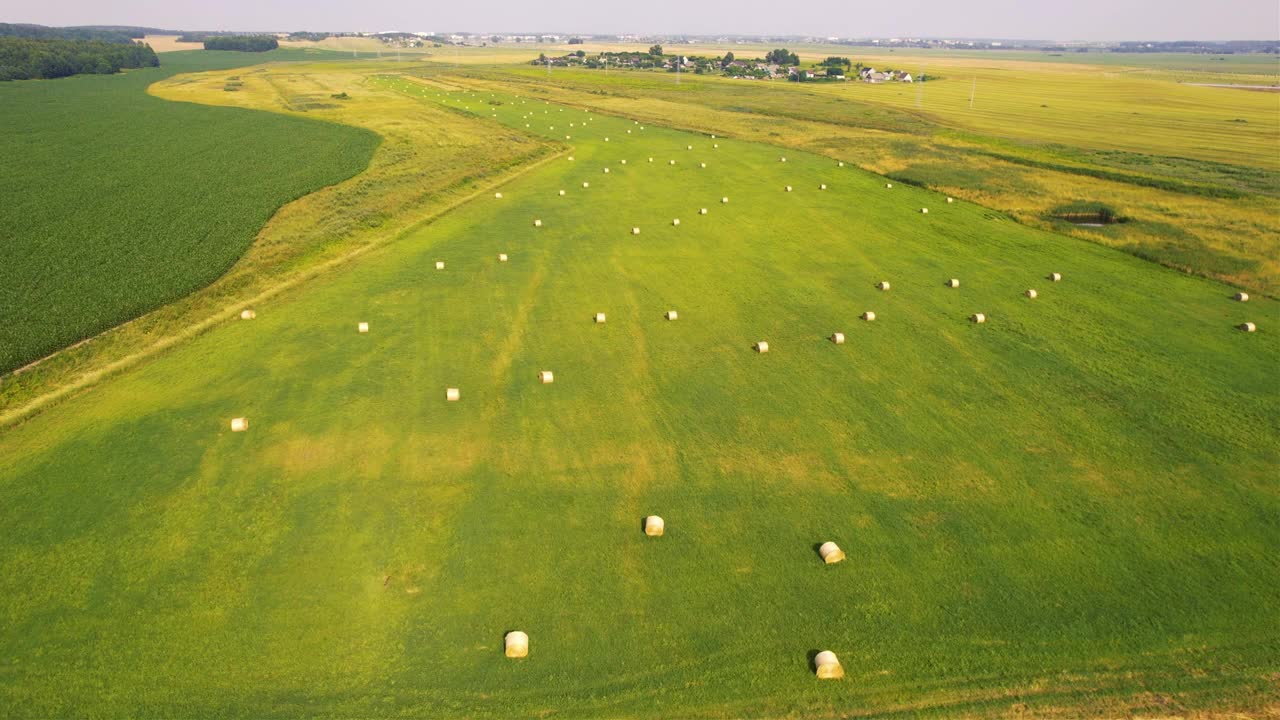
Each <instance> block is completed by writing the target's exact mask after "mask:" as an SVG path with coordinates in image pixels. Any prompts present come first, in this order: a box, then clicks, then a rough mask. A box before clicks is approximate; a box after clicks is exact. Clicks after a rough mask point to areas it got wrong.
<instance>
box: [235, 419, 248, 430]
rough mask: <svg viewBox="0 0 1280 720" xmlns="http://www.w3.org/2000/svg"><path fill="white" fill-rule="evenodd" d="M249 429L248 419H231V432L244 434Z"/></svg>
mask: <svg viewBox="0 0 1280 720" xmlns="http://www.w3.org/2000/svg"><path fill="white" fill-rule="evenodd" d="M248 429H249V418H242V417H238V418H231V432H244V431H245V430H248Z"/></svg>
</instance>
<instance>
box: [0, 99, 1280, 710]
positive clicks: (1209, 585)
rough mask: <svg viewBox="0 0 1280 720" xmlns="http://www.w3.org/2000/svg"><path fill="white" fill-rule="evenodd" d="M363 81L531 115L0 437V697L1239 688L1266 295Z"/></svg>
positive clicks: (588, 120)
mask: <svg viewBox="0 0 1280 720" xmlns="http://www.w3.org/2000/svg"><path fill="white" fill-rule="evenodd" d="M376 82H377V83H378V84H380V85H382V86H383V87H384V88H388V89H392V90H395V91H397V92H401V93H403V94H405V95H406V96H409V97H413V98H417V99H418V100H419V101H421V102H423V103H426V104H429V105H432V106H434V107H445V108H449V111H450V112H451V113H454V114H456V115H457V116H458V117H463V118H469V119H471V120H472V121H473V122H476V123H480V124H481V125H480V126H481V127H484V128H487V129H489V130H490V131H491V132H492V133H493V134H494V136H495V137H501V136H502V134H504V133H507V132H511V131H512V130H515V131H517V132H520V131H525V130H527V131H528V132H530V133H534V134H537V135H541V136H542V137H544V138H545V139H546V140H547V141H557V142H563V143H565V144H566V145H567V146H568V149H567V151H566V152H565V153H564V155H563V156H561V157H560V158H558V159H555V160H553V161H551V162H549V163H548V164H546V165H544V166H542V167H540V168H538V169H537V170H534V171H532V172H529V173H527V174H525V175H522V176H521V177H519V178H517V179H515V180H512V181H511V182H509V183H507V184H505V185H502V186H499V187H497V188H494V190H495V191H500V192H501V193H502V195H503V197H502V198H500V199H499V198H495V197H493V194H492V193H491V192H490V193H486V194H484V195H483V196H481V197H478V198H477V199H476V200H474V201H473V202H471V203H469V204H467V205H466V206H464V207H462V208H460V209H459V210H457V211H455V212H452V213H449V214H448V215H445V216H444V217H442V218H441V219H439V220H438V221H436V222H434V223H431V224H429V225H426V226H424V227H422V228H420V229H418V230H415V231H413V232H412V233H410V234H408V235H407V236H406V237H404V238H402V239H400V240H398V241H396V242H393V243H390V244H387V245H384V246H382V247H380V248H379V249H377V250H375V251H373V252H371V253H369V254H368V255H366V256H365V257H364V259H362V260H361V261H360V262H359V263H357V264H354V265H351V266H348V267H347V268H346V269H344V270H341V271H337V272H334V273H331V274H329V275H326V276H324V277H321V278H318V279H316V280H314V281H313V282H311V283H309V284H307V285H306V286H303V287H301V288H299V289H298V290H296V291H294V292H292V293H291V294H289V295H287V296H283V297H280V298H277V299H275V300H273V301H270V302H267V303H264V304H262V305H260V306H257V307H256V308H255V310H256V311H257V319H255V320H252V321H234V322H230V323H227V324H226V325H224V326H222V327H219V328H217V329H216V330H213V331H211V332H209V333H207V334H205V335H202V336H201V337H199V338H197V339H195V340H193V341H191V342H190V343H187V344H185V345H183V346H181V347H178V348H175V349H173V350H172V351H170V352H168V353H166V354H165V355H163V356H161V357H159V358H157V359H155V360H153V361H152V362H150V363H148V364H147V365H145V366H144V367H142V368H139V369H137V370H135V371H132V372H129V373H127V374H125V375H122V376H120V377H117V378H114V379H112V380H110V381H109V382H106V383H103V384H102V385H100V386H99V387H97V388H95V389H94V390H93V391H92V392H90V393H86V394H84V395H81V396H80V397H77V398H75V399H73V400H69V401H67V402H65V403H62V404H60V405H58V406H55V407H52V408H50V409H48V410H47V411H45V412H43V413H41V414H40V415H38V416H36V417H34V418H32V419H31V420H29V421H27V422H25V423H23V424H22V425H19V426H17V427H14V428H12V429H10V430H7V431H6V432H5V433H4V434H3V435H2V436H0V457H3V459H4V462H2V463H0V497H3V499H4V502H3V503H0V522H3V524H4V527H5V528H6V532H5V534H4V535H3V537H0V616H3V617H4V618H5V622H4V623H3V624H0V648H3V655H4V657H5V658H7V662H6V663H4V664H3V665H2V666H0V668H2V669H0V710H2V711H3V714H5V715H10V716H13V715H28V716H67V715H98V716H130V717H162V716H163V717H172V716H228V717H230V716H253V717H280V716H297V715H308V716H327V717H338V716H344V717H349V716H363V717H375V716H393V715H432V716H455V717H503V718H507V717H531V716H545V715H548V714H555V715H557V716H560V717H623V716H625V717H705V718H719V717H740V716H786V715H792V716H806V717H808V716H823V715H825V716H833V715H848V714H858V713H867V714H891V713H905V714H913V715H915V714H921V715H964V716H975V715H978V716H997V715H1007V714H1011V713H1019V712H1021V713H1030V714H1040V715H1050V714H1056V715H1063V716H1072V717H1076V716H1093V715H1108V716H1115V715H1123V714H1127V713H1143V714H1156V713H1159V714H1169V713H1171V712H1194V711H1197V710H1202V709H1208V710H1215V711H1221V712H1227V711H1235V710H1239V711H1243V712H1255V713H1256V712H1261V711H1262V710H1263V709H1264V708H1266V707H1269V706H1273V705H1274V703H1276V702H1277V701H1278V699H1280V698H1277V690H1276V685H1275V679H1274V672H1275V665H1276V660H1277V656H1276V647H1277V641H1278V640H1280V636H1278V635H1277V631H1276V628H1275V623H1274V619H1275V618H1274V610H1275V607H1276V606H1277V604H1278V603H1280V595H1278V594H1277V588H1278V587H1280V570H1278V568H1277V566H1276V563H1275V559H1274V549H1275V548H1276V547H1277V546H1278V545H1280V525H1277V522H1276V520H1275V518H1277V517H1280V493H1278V492H1277V488H1276V485H1275V483H1274V479H1273V471H1274V469H1275V467H1276V464H1277V462H1280V428H1278V427H1277V423H1276V418H1277V417H1280V413H1277V410H1278V409H1280V406H1278V403H1280V397H1278V393H1277V388H1276V385H1275V383H1274V374H1273V371H1274V359H1275V357H1276V354H1277V351H1278V350H1280V341H1277V338H1278V337H1280V335H1278V334H1277V333H1276V330H1275V329H1274V328H1272V327H1271V326H1270V325H1269V323H1271V322H1273V320H1272V319H1273V318H1275V317H1276V316H1277V306H1276V303H1275V302H1274V301H1271V300H1268V299H1265V298H1264V299H1256V298H1255V299H1254V300H1251V301H1250V302H1248V303H1238V302H1234V301H1232V300H1231V299H1230V295H1231V290H1230V289H1229V288H1228V287H1227V286H1225V285H1222V284H1219V283H1216V282H1213V281H1210V280H1206V279H1203V278H1198V277H1192V276H1188V275H1184V274H1181V273H1177V272H1174V271H1171V270H1168V269H1165V268H1161V267H1159V266H1157V265H1154V264H1152V263H1148V262H1145V261H1142V260H1140V259H1138V258H1135V257H1132V256H1130V255H1126V254H1123V253H1119V252H1116V251H1114V250H1110V249H1107V248H1104V247H1101V246H1098V245H1093V244H1089V243H1083V242H1077V241H1073V240H1069V239H1066V238H1063V237H1061V236H1057V235H1053V234H1050V233H1046V232H1042V231H1038V230H1034V229H1030V228H1027V227H1024V226H1022V225H1019V224H1017V223H1014V222H1011V221H1009V220H1008V219H1006V218H1005V217H1003V216H1002V215H1000V214H998V213H995V212H992V211H990V210H988V209H986V208H983V207H980V206H977V205H972V204H969V203H965V202H956V203H952V204H948V203H947V202H946V201H945V198H944V197H943V196H941V195H939V194H937V193H933V192H929V191H926V190H922V189H917V188H912V187H906V186H902V185H901V184H895V185H896V187H894V188H891V189H890V188H886V187H885V180H884V178H883V177H879V176H875V175H871V174H868V173H865V172H863V171H860V170H858V169H855V168H853V167H852V166H848V167H845V168H839V167H838V166H837V165H836V163H835V161H834V160H832V159H830V158H827V157H821V156H817V155H811V154H807V153H803V152H797V151H794V150H789V149H788V150H780V149H779V148H777V147H775V146H771V145H768V144H762V143H754V142H746V141H739V140H725V139H719V138H718V139H715V140H712V139H711V138H709V137H708V136H707V135H705V134H696V133H688V132H680V131H675V130H668V129H662V128H659V127H656V126H649V125H646V126H645V127H644V129H643V130H642V129H640V127H641V126H640V125H639V124H636V123H634V122H633V121H631V120H628V119H620V118H614V117H608V116H605V115H601V114H589V113H587V112H584V111H583V110H582V109H580V108H572V107H563V106H560V105H554V104H543V103H542V102H541V101H535V100H531V99H528V98H517V97H515V96H512V95H498V94H495V95H494V96H492V97H485V96H484V94H480V93H477V94H474V95H473V94H471V93H467V94H465V95H464V94H462V93H457V94H453V95H449V94H442V95H440V96H437V95H436V93H437V88H436V87H433V86H431V85H429V84H427V83H422V82H415V81H413V80H410V79H403V78H382V79H379V80H377V81H376ZM494 115H496V116H497V117H493V116H494ZM526 124H527V125H528V128H525V127H524V126H525V125H526ZM565 135H569V136H571V137H570V138H564V136H565ZM606 138H608V141H607V142H606ZM713 144H719V147H718V148H715V147H713ZM690 145H692V146H693V149H692V150H689V149H687V147H688V146H690ZM782 155H785V156H786V158H787V162H786V163H782V162H780V156H782ZM570 156H572V157H573V159H572V160H570V159H569V157H570ZM649 157H653V158H654V162H653V163H649V162H648V158H649ZM623 159H625V160H627V163H626V164H622V162H621V161H622V160H623ZM671 160H675V161H676V164H675V165H671V164H670V161H671ZM704 162H705V163H706V165H707V167H705V168H703V167H701V163H704ZM605 167H608V168H609V170H610V172H609V173H607V174H606V173H604V172H603V169H604V168H605ZM583 183H587V184H588V187H585V188H584V187H583ZM821 184H826V185H827V189H826V190H820V189H819V186H820V185H821ZM786 185H790V186H792V188H793V191H792V192H785V190H784V187H785V186H786ZM560 190H564V191H565V193H564V195H561V194H560V192H559V191H560ZM723 197H728V198H729V202H728V203H722V202H720V200H721V198H723ZM704 207H705V208H707V210H708V212H707V214H706V215H702V214H700V210H701V208H704ZM925 207H927V208H929V210H930V212H929V213H928V214H927V215H926V214H922V213H921V212H920V210H921V208H925ZM676 218H679V219H680V220H681V224H680V225H679V226H676V225H674V224H673V223H672V221H673V220H674V219H676ZM535 220H541V221H542V224H541V227H535V224H534V221H535ZM633 227H638V228H640V230H641V234H640V235H632V234H631V229H632V228H633ZM499 253H505V254H507V255H508V261H507V262H505V263H503V262H499V261H498V259H497V257H498V255H499ZM437 262H443V263H445V265H444V269H442V270H437V269H436V263H437ZM1053 272H1058V273H1061V274H1062V276H1063V279H1062V281H1061V282H1052V281H1050V280H1048V279H1046V276H1047V275H1049V274H1050V273H1053ZM953 277H955V278H959V279H961V280H962V283H961V285H960V287H958V288H948V287H945V285H944V283H945V281H946V280H947V279H949V278H953ZM882 280H888V281H890V282H891V284H892V289H891V290H889V291H881V290H878V289H876V287H875V284H876V283H877V282H879V281H882ZM1028 288H1035V289H1037V290H1038V291H1039V292H1038V297H1037V298H1036V299H1034V300H1033V299H1029V298H1027V297H1026V296H1025V295H1024V291H1025V290H1027V289H1028ZM671 309H675V310H677V311H678V312H679V319H678V320H676V321H668V320H665V319H664V318H663V314H664V313H665V312H666V311H668V310H671ZM868 310H871V311H874V312H875V313H876V320H875V321H874V322H866V321H862V320H859V319H858V317H859V316H860V315H861V314H862V313H863V312H865V311H868ZM597 312H603V313H606V314H607V317H608V321H607V322H606V323H604V324H597V323H594V322H592V320H593V316H594V314H595V313H597ZM977 312H981V313H984V314H985V315H986V317H987V322H986V323H984V324H981V325H978V324H974V323H971V322H969V320H968V318H969V316H970V315H972V314H973V313H977ZM1247 320H1253V321H1255V322H1257V323H1258V325H1259V331H1258V332H1255V333H1249V334H1246V333H1242V332H1239V331H1237V330H1235V329H1234V327H1235V326H1236V325H1237V324H1239V323H1241V322H1244V321H1247ZM360 322H367V323H369V326H370V330H369V332H368V333H367V334H360V333H358V332H357V331H356V327H357V323H360ZM836 331H839V332H843V333H845V335H846V337H847V342H846V343H845V344H843V345H836V344H833V343H831V342H830V341H828V340H827V339H826V338H827V336H829V335H830V334H831V333H832V332H836ZM760 340H765V341H768V342H769V344H770V346H771V349H770V352H769V353H767V354H759V353H756V352H754V351H753V350H752V344H753V343H755V342H757V341H760ZM542 370H552V371H554V373H555V382H554V383H552V384H541V383H539V382H538V379H537V373H538V372H540V371H542ZM446 388H459V389H460V400H459V401H457V402H448V401H447V400H446V394H445V390H446ZM235 417H247V418H248V419H249V420H250V425H249V429H248V430H247V431H246V432H238V433H232V432H231V431H230V428H229V424H228V423H229V421H230V419H231V418H235ZM651 514H657V515H661V516H662V517H663V518H664V519H665V521H666V532H665V535H664V536H663V537H661V538H647V537H646V536H645V535H644V534H643V532H642V530H641V521H642V519H643V518H644V517H645V516H646V515H651ZM827 540H834V541H836V542H837V543H838V544H839V545H840V547H841V548H842V549H843V550H844V551H845V553H846V554H847V555H848V559H847V560H846V561H845V562H843V563H840V564H837V565H831V566H826V565H824V564H823V563H822V561H821V559H820V558H819V557H818V555H817V552H816V548H817V545H818V544H819V543H822V542H824V541H827ZM512 630H522V631H524V632H527V633H528V634H529V636H530V640H531V644H530V655H529V657H528V658H526V659H524V660H509V659H507V658H505V657H504V656H503V647H502V646H503V636H504V634H505V633H507V632H508V631H512ZM818 650H833V651H835V652H836V653H837V654H838V655H839V657H840V659H841V662H842V663H843V665H844V668H845V672H846V678H845V679H844V680H842V681H818V680H816V679H815V678H814V674H813V669H812V668H811V666H810V660H811V658H812V656H813V654H814V653H815V652H816V651H818Z"/></svg>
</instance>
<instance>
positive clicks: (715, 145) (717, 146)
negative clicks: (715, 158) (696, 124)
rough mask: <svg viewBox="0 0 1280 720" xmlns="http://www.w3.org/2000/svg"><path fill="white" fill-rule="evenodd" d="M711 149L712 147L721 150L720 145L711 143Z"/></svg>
mask: <svg viewBox="0 0 1280 720" xmlns="http://www.w3.org/2000/svg"><path fill="white" fill-rule="evenodd" d="M711 147H712V148H713V149H719V148H720V143H711Z"/></svg>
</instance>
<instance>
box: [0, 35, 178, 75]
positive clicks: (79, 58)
mask: <svg viewBox="0 0 1280 720" xmlns="http://www.w3.org/2000/svg"><path fill="white" fill-rule="evenodd" d="M159 64H160V59H159V58H158V57H156V53H155V51H154V50H152V49H151V47H150V46H148V45H138V44H136V43H134V42H132V41H130V40H128V39H127V38H126V39H125V41H124V42H108V41H103V40H64V39H57V38H43V37H41V38H32V37H15V36H13V35H3V34H0V81H4V80H42V79H50V78H60V77H67V76H69V75H81V74H96V75H109V74H111V73H116V72H120V70H122V69H124V68H139V67H156V66H158V65H159Z"/></svg>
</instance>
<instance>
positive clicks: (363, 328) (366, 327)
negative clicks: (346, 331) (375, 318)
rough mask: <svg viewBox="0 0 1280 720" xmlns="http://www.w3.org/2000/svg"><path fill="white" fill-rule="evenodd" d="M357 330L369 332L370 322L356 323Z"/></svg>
mask: <svg viewBox="0 0 1280 720" xmlns="http://www.w3.org/2000/svg"><path fill="white" fill-rule="evenodd" d="M356 332H362V333H367V332H369V323H367V322H362V323H360V324H359V325H356Z"/></svg>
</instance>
